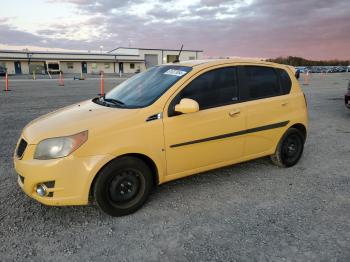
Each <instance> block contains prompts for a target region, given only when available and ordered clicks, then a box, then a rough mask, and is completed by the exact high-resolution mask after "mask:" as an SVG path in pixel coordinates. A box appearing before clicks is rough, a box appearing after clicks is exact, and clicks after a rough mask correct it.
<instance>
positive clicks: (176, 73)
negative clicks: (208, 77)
mask: <svg viewBox="0 0 350 262" xmlns="http://www.w3.org/2000/svg"><path fill="white" fill-rule="evenodd" d="M186 73H187V72H186V71H181V70H176V69H169V70H168V71H166V72H164V75H172V76H183V75H184V74H186Z"/></svg>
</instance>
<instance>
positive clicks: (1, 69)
mask: <svg viewBox="0 0 350 262" xmlns="http://www.w3.org/2000/svg"><path fill="white" fill-rule="evenodd" d="M5 75H6V68H5V67H2V66H0V76H5Z"/></svg>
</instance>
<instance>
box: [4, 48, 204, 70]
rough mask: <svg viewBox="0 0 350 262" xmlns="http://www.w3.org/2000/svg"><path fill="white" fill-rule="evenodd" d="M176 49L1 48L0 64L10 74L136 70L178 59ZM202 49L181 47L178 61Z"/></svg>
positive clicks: (199, 54)
mask: <svg viewBox="0 0 350 262" xmlns="http://www.w3.org/2000/svg"><path fill="white" fill-rule="evenodd" d="M178 54H179V50H171V49H146V48H126V47H119V48H116V49H113V50H112V51H109V52H107V53H89V52H79V53H77V52H43V51H8V50H0V66H2V67H5V68H6V69H7V72H8V73H9V74H32V73H33V72H35V73H36V74H46V73H47V72H48V71H51V72H53V71H55V70H56V71H59V70H60V71H62V72H63V73H73V74H80V73H83V74H99V73H100V72H101V71H103V72H104V73H107V74H108V73H119V72H122V73H135V72H138V71H143V70H145V69H146V68H149V67H152V66H155V65H159V64H164V63H170V62H173V61H174V60H176V59H178V58H179V57H178ZM202 54H203V52H202V51H201V50H182V52H181V55H180V58H179V59H180V60H196V59H201V58H202Z"/></svg>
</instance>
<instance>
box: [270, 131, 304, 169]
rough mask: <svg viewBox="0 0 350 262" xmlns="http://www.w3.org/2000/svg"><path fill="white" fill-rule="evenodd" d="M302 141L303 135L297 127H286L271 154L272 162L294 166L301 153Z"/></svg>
mask: <svg viewBox="0 0 350 262" xmlns="http://www.w3.org/2000/svg"><path fill="white" fill-rule="evenodd" d="M304 142H305V138H304V135H303V134H302V133H301V132H300V131H299V130H298V129H296V128H290V129H288V130H287V132H286V133H285V134H284V135H283V137H282V138H281V140H280V142H279V143H278V146H277V148H276V152H275V154H273V155H272V156H271V160H272V162H273V163H274V164H275V165H277V166H279V167H291V166H294V165H295V164H296V163H298V161H299V159H300V157H301V155H302V154H303V150H304Z"/></svg>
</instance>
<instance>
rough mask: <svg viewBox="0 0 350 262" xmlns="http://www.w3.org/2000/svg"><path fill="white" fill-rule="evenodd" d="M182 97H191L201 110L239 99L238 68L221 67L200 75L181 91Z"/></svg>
mask: <svg viewBox="0 0 350 262" xmlns="http://www.w3.org/2000/svg"><path fill="white" fill-rule="evenodd" d="M181 98H191V99H193V100H196V101H197V102H198V104H199V108H200V110H203V109H207V108H211V107H217V106H222V105H227V104H232V103H234V102H235V101H237V100H238V87H237V77H236V69H235V68H234V67H228V68H220V69H216V70H212V71H209V72H207V73H204V74H202V75H200V76H198V77H197V78H196V79H194V80H193V81H192V82H191V83H190V84H189V85H188V86H187V87H185V88H184V89H183V90H182V92H181V93H180V100H181Z"/></svg>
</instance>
